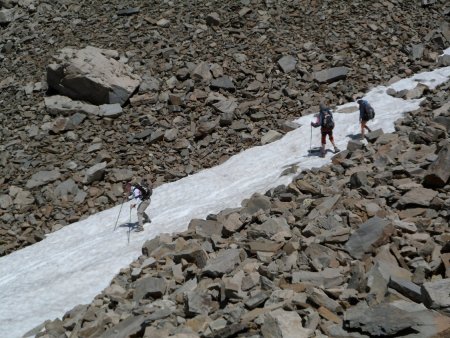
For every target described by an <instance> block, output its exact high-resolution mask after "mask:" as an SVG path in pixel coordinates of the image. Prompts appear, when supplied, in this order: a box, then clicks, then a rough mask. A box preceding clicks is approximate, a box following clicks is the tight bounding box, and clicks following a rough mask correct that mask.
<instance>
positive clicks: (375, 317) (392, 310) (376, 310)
mask: <svg viewBox="0 0 450 338" xmlns="http://www.w3.org/2000/svg"><path fill="white" fill-rule="evenodd" d="M344 318H345V319H344V328H347V329H348V328H350V329H359V330H361V331H362V332H364V333H368V334H370V335H371V336H391V335H395V334H396V333H398V332H401V331H403V330H405V329H407V328H409V327H411V326H413V325H414V324H415V321H414V317H413V316H412V315H409V313H408V312H406V311H404V310H401V309H398V308H396V307H394V306H392V305H390V304H378V305H375V306H373V307H370V308H369V307H368V306H367V305H365V304H364V303H359V304H358V306H355V307H351V308H350V309H349V310H347V311H346V313H345V317H344Z"/></svg>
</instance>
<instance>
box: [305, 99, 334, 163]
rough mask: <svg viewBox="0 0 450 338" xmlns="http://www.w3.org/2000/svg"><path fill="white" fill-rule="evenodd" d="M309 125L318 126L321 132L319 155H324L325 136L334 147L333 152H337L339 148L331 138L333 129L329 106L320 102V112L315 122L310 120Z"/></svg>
mask: <svg viewBox="0 0 450 338" xmlns="http://www.w3.org/2000/svg"><path fill="white" fill-rule="evenodd" d="M311 126H313V127H314V128H317V127H320V132H321V134H322V140H321V141H322V147H321V148H320V157H325V144H326V137H327V135H328V138H329V139H330V142H331V144H332V145H333V147H334V152H335V153H337V152H339V151H340V150H339V149H338V147H336V144H335V143H334V138H333V129H334V118H333V114H332V112H331V110H330V108H328V107H326V106H325V105H323V104H322V103H321V104H320V113H319V115H318V116H317V118H316V121H315V122H311Z"/></svg>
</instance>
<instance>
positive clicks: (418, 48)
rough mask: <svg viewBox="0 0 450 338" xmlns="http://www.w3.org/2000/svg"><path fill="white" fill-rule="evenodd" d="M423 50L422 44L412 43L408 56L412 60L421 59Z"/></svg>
mask: <svg viewBox="0 0 450 338" xmlns="http://www.w3.org/2000/svg"><path fill="white" fill-rule="evenodd" d="M424 50H425V46H424V45H423V44H417V45H412V46H411V52H410V54H409V57H410V58H411V59H412V60H418V59H422V57H423V52H424Z"/></svg>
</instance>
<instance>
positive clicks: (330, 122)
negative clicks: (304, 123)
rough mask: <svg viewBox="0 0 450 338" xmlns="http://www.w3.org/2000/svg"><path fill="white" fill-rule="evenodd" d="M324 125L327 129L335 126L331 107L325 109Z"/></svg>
mask: <svg viewBox="0 0 450 338" xmlns="http://www.w3.org/2000/svg"><path fill="white" fill-rule="evenodd" d="M322 127H323V128H327V129H333V128H334V119H333V114H331V111H330V110H329V109H327V110H324V111H323V116H322Z"/></svg>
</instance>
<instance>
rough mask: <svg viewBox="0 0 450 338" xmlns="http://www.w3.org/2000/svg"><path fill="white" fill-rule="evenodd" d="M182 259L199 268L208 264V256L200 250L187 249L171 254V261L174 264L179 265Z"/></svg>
mask: <svg viewBox="0 0 450 338" xmlns="http://www.w3.org/2000/svg"><path fill="white" fill-rule="evenodd" d="M182 259H184V260H186V261H187V262H190V263H194V264H195V265H197V266H198V267H199V268H203V267H205V266H206V264H207V262H208V254H207V253H206V252H205V250H203V249H200V248H189V249H186V250H182V251H177V252H175V253H174V254H173V260H174V262H175V263H180V262H181V260H182Z"/></svg>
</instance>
